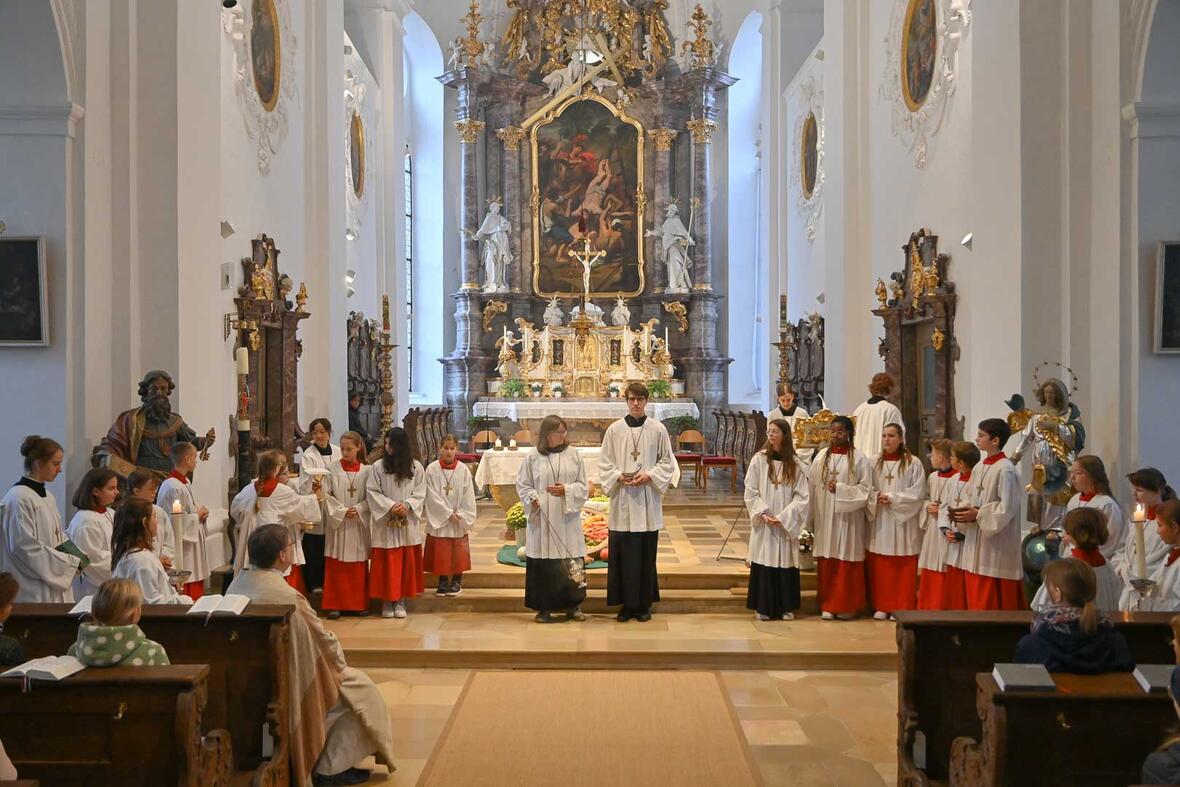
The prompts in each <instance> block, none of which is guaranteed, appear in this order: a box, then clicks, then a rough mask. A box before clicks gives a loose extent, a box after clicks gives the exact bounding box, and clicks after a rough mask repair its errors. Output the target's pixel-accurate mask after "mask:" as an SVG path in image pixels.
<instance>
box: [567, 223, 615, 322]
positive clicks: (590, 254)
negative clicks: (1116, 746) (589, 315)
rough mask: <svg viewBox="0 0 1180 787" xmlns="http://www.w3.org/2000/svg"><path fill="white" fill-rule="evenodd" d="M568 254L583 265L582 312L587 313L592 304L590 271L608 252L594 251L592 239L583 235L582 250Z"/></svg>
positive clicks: (572, 250) (573, 250)
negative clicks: (589, 305) (590, 303)
mask: <svg viewBox="0 0 1180 787" xmlns="http://www.w3.org/2000/svg"><path fill="white" fill-rule="evenodd" d="M567 254H569V256H571V257H573V258H574V259H575V260H577V261H578V262H580V263H581V264H582V312H583V313H585V311H586V306H587V305H588V304H589V302H590V269H591V268H593V267H594V265H595V264H596V263H597V262H598V261H599V260H600V259H602V258H603V257H605V256H606V252H605V251H602V250H598V251H592V247H591V245H590V238H588V237H586V236H585V235H583V236H582V248H581V249H580V250H579V249H570V250H569V251H568V252H567Z"/></svg>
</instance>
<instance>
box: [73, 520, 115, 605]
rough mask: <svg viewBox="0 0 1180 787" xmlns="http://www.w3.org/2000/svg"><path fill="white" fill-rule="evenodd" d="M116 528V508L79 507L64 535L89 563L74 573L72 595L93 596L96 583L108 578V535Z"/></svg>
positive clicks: (109, 569) (109, 562)
mask: <svg viewBox="0 0 1180 787" xmlns="http://www.w3.org/2000/svg"><path fill="white" fill-rule="evenodd" d="M114 532H115V512H114V510H113V509H110V508H107V509H105V510H104V511H103V512H102V513H99V512H98V511H79V512H78V513H76V514H74V518H73V519H71V520H70V524H69V526H68V527H67V528H66V537H67V538H69V539H70V540H71V541H73V542H74V543H75V544H76V545H77V547H78V549H81V550H82V551H83V552H84V553H85V554H86V557H88V558H90V565H88V566H87V567H86V568H85V569H83V570H82V573H81V574H79V575H78V576H76V577H74V583H73V585H74V598H76V599H77V598H85V597H86V596H93V595H94V594H95V593H97V592H98V586H99V585H101V584H102V583H103V582H106V581H107V580H108V579H110V578H111V535H112V534H113V533H114Z"/></svg>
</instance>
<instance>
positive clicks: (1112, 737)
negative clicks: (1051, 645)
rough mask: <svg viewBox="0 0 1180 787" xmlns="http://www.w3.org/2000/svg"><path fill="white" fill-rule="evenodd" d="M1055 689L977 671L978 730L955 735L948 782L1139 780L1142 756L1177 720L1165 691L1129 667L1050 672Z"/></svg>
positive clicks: (995, 785)
mask: <svg viewBox="0 0 1180 787" xmlns="http://www.w3.org/2000/svg"><path fill="white" fill-rule="evenodd" d="M1053 681H1054V682H1055V683H1056V684H1057V690H1056V691H1007V692H1005V691H1001V690H1000V687H999V686H998V685H996V681H995V679H994V678H993V677H992V676H991V674H990V673H983V674H980V675H977V676H976V677H975V685H976V688H977V691H978V697H977V704H978V709H979V718H980V719H981V720H982V725H983V735H982V737H981V738H979V739H975V738H969V737H961V738H956V739H955V741H954V744H953V745H952V747H951V763H950V777H951V779H950V781H951V786H952V787H1001V785H1009V784H1046V785H1047V784H1070V785H1102V784H1131V783H1133V782H1136V781H1138V780H1139V774H1140V770H1141V768H1142V766H1143V761H1144V759H1146V758H1147V755H1148V754H1150V753H1151V752H1152V751H1153V750H1154V749H1155V748H1156V747H1157V746H1158V745H1159V743H1160V740H1161V739H1162V736H1163V732H1164V730H1165V729H1166V728H1167V727H1168V726H1170V725H1171V724H1172V723H1174V722H1175V720H1176V711H1175V709H1174V708H1173V705H1172V699H1171V698H1170V697H1169V696H1168V695H1167V694H1148V693H1147V692H1145V691H1143V689H1142V688H1140V687H1139V684H1138V683H1136V682H1135V679H1134V677H1132V676H1131V673H1129V672H1121V673H1110V674H1106V675H1068V674H1065V673H1055V674H1054V675H1053Z"/></svg>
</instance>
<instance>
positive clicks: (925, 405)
mask: <svg viewBox="0 0 1180 787" xmlns="http://www.w3.org/2000/svg"><path fill="white" fill-rule="evenodd" d="M902 252H903V255H904V256H903V259H904V265H903V267H902V269H901V270H899V271H895V272H894V273H892V274H891V275H890V277H889V280H890V285H889V287H888V290H887V288H886V286H885V282H883V281H881V280H878V282H877V286H876V288H875V289H874V292H875V294H876V297H877V301H878V303H879V305H878V307H877V308H876V309H874V310H873V314H875V315H877V316H878V317H880V318H881V319H882V320H883V321H884V323H885V338H884V339H882V343H881V347H880V352H881V354H882V357H883V358H884V360H885V371H886V372H888V373H889V374H890V375H891V376H892V377H893V379H894V380H895V381H896V382H897V386H896V387H895V388H894V391H893V393H892V394H891V395H890V397H889V398H890V401H892V402H893V403H894V404H896V405H897V406H898V407H899V408H900V409H901V412H902V415H903V417H904V418H905V423H906V444H907V445H908V446H909V448H910V450H911V451H912V452H914V454H915V455H917V456H924V455H925V451H924V449H923V446H925V444H926V442H927V441H929V440H933V439H936V438H943V437H945V438H949V439H952V440H958V439H961V438H962V435H963V420H962V419H961V418H960V417H959V416H958V415H957V413H956V410H955V363H956V362H957V361H958V359H959V345H958V342H957V340H956V335H955V311H956V306H957V303H958V294H957V293H956V291H955V285H954V283H953V282H950V281H948V280H947V266H948V264H949V261H950V258H949V257H948V256H947V255H946V254H941V253H939V251H938V236H937V235H934V234H932V233H930V231H929V230H925V229H921V230H918V231H917V232H915V233H913V234H912V235H911V236H910V239H909V241H908V242H907V243H906V244H905V245H904V246H902ZM883 295H884V296H885V299H884V301H882V296H883Z"/></svg>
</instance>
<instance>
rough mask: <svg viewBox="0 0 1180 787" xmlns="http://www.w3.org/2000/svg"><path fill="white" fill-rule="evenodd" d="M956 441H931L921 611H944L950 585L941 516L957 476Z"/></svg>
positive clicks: (920, 560) (921, 555) (920, 565)
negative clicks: (953, 453)
mask: <svg viewBox="0 0 1180 787" xmlns="http://www.w3.org/2000/svg"><path fill="white" fill-rule="evenodd" d="M954 446H955V443H954V441H953V440H947V439H946V438H939V439H937V440H931V441H930V457H929V458H930V466H931V467H933V468H934V470H933V471H931V473H930V475H928V476H926V505H925V509H924V511H923V513H922V517H921V518H920V519H919V520H918V521H919V522H920V523H921V525H922V551H921V552H919V553H918V577H919V579H918V609H942V589H943V586H944V585H945V584H946V554H947V549H948V547H949V546H950V544H948V543H947V540H946V537H945V536H944V535H943V533H942V531H941V530H940V529H939V527H938V514H939V512H941V511H942V508H943V506H945V505H946V504H947V503H948V502H949V501H948V500H947V499H946V498H947V494H948V493H949V491H950V488H951V483H950V482H951V481H952V480H953V479H954V478H955V476H956V475H957V473H956V472H955V469H954V468H953V467H951V451H952V450H953V449H954Z"/></svg>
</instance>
